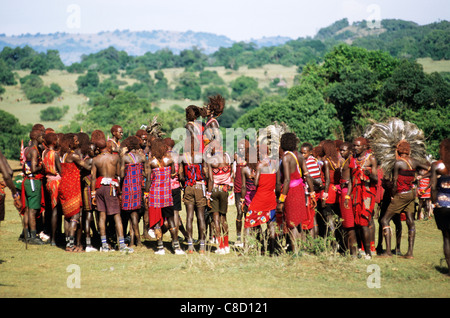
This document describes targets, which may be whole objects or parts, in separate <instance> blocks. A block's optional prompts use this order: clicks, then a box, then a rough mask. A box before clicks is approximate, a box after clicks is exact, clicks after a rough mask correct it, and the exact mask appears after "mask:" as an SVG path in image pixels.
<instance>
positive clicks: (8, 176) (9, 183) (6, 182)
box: [0, 151, 22, 222]
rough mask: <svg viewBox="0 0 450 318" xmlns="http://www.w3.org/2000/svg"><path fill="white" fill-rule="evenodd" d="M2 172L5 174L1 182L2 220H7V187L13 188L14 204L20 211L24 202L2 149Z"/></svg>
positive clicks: (0, 171)
mask: <svg viewBox="0 0 450 318" xmlns="http://www.w3.org/2000/svg"><path fill="white" fill-rule="evenodd" d="M0 173H1V174H2V176H3V181H2V182H0V222H1V221H4V220H5V197H6V194H5V191H4V190H3V189H4V188H5V187H8V188H9V190H11V194H12V197H13V199H14V206H15V207H16V209H17V210H18V211H20V210H21V209H22V202H21V200H20V193H19V191H17V189H16V187H15V185H14V182H13V173H14V171H13V170H12V168H11V166H10V165H9V163H8V160H7V159H6V158H5V156H4V155H3V153H2V152H1V151H0Z"/></svg>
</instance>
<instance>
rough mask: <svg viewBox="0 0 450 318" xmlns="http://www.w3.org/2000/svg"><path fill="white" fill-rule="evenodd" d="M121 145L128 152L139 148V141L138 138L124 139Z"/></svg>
mask: <svg viewBox="0 0 450 318" xmlns="http://www.w3.org/2000/svg"><path fill="white" fill-rule="evenodd" d="M121 145H122V147H127V148H128V151H130V150H138V149H140V148H141V140H140V139H139V137H138V136H130V137H127V138H125V140H124V141H123V142H122V144H121Z"/></svg>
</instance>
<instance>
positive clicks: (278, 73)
mask: <svg viewBox="0 0 450 318" xmlns="http://www.w3.org/2000/svg"><path fill="white" fill-rule="evenodd" d="M206 69H208V70H215V71H217V73H218V74H219V76H220V77H222V78H223V79H224V81H225V82H226V83H227V84H228V83H230V82H231V81H232V80H234V79H236V78H237V77H239V76H242V75H246V76H252V77H254V78H256V79H257V80H258V83H259V87H260V88H263V87H266V86H268V85H269V83H270V82H271V81H272V80H273V79H274V78H275V77H282V78H283V79H284V80H285V81H286V82H287V84H288V85H289V86H291V85H292V83H293V80H294V76H295V74H296V67H284V66H281V65H265V66H264V67H261V68H257V69H247V67H241V68H239V70H237V71H233V70H226V69H225V68H224V67H208V68H206ZM163 71H164V74H165V77H166V78H167V79H168V81H169V85H171V86H172V87H173V88H174V87H175V85H176V80H177V77H178V76H179V75H180V74H181V73H182V72H183V71H184V68H171V69H165V70H163ZM154 73H155V71H151V72H150V75H151V76H152V77H153V76H154ZM28 74H29V71H16V80H17V83H18V84H16V85H14V86H5V89H6V92H5V93H4V94H3V95H2V97H3V100H2V101H0V109H1V110H4V111H7V112H9V113H11V114H13V115H14V116H15V117H17V118H18V119H19V122H20V123H21V124H35V123H38V122H39V123H42V124H43V125H44V126H45V127H52V128H53V129H55V130H57V131H58V129H59V128H61V127H63V126H65V125H67V124H68V123H69V122H70V121H71V120H72V119H73V118H74V116H75V115H76V114H78V113H79V112H80V111H82V110H83V109H84V108H85V107H86V105H87V102H88V101H87V99H86V97H85V96H83V95H79V94H77V85H76V80H77V78H78V76H80V75H79V74H72V73H68V72H67V71H60V70H50V71H49V72H48V73H47V74H46V75H44V76H41V78H42V79H43V81H44V84H45V85H50V84H51V83H57V84H59V85H60V86H61V88H62V89H63V91H64V92H63V93H62V95H61V97H60V98H58V99H55V100H54V101H53V102H52V103H48V104H31V103H30V101H29V100H28V99H27V98H26V97H25V94H24V93H23V92H22V90H21V88H20V84H19V78H22V77H24V76H25V75H28ZM107 77H108V76H106V75H100V80H101V81H102V80H103V79H105V78H107ZM117 78H118V79H119V80H123V81H126V82H127V85H128V84H129V85H131V84H133V83H134V82H136V80H134V79H131V78H128V77H126V76H122V75H118V76H117ZM122 87H123V86H122ZM191 104H195V105H203V102H202V101H188V100H172V99H171V100H161V101H159V102H157V103H155V106H158V107H159V108H160V109H162V110H167V109H169V108H170V107H171V106H172V105H179V106H181V107H183V108H184V107H187V106H188V105H191ZM65 105H68V106H69V111H68V113H67V114H66V115H65V116H64V117H63V118H62V119H61V120H60V121H58V122H51V121H41V120H40V116H39V115H40V111H41V110H43V109H45V108H47V107H49V106H57V107H63V106H65ZM227 105H230V106H236V103H233V102H232V101H227Z"/></svg>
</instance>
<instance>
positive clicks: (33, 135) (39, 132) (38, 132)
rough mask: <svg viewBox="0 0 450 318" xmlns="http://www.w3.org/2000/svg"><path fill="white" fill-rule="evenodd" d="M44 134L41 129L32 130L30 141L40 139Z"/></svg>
mask: <svg viewBox="0 0 450 318" xmlns="http://www.w3.org/2000/svg"><path fill="white" fill-rule="evenodd" d="M42 133H43V131H42V130H39V129H32V130H31V131H30V139H32V140H33V139H37V138H39V136H41V135H42Z"/></svg>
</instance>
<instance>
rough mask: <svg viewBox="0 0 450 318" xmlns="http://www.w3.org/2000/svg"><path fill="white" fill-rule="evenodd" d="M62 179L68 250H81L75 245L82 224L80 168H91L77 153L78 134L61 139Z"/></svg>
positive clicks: (66, 135)
mask: <svg viewBox="0 0 450 318" xmlns="http://www.w3.org/2000/svg"><path fill="white" fill-rule="evenodd" d="M60 144H61V173H60V175H61V181H60V184H59V188H58V196H59V201H60V202H61V208H62V212H63V214H64V224H65V229H66V230H67V232H66V237H67V238H68V241H67V244H66V251H68V252H81V251H82V247H81V246H79V245H78V246H75V245H74V243H75V234H76V231H77V229H78V227H79V226H80V224H79V223H80V221H81V213H80V212H81V207H82V205H83V202H82V199H81V182H80V181H81V178H80V168H81V167H83V168H86V169H87V168H89V166H88V165H86V164H85V162H84V161H83V160H82V158H81V157H80V156H79V155H78V154H77V153H75V150H76V149H77V148H78V145H79V142H78V136H77V135H76V134H72V133H68V134H64V136H63V138H62V139H61V142H60Z"/></svg>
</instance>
